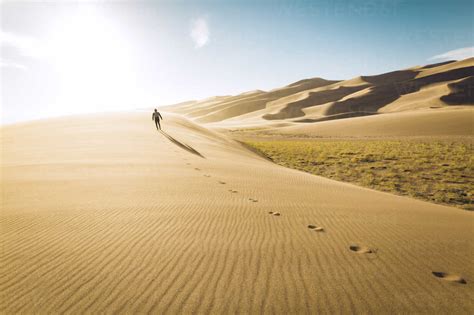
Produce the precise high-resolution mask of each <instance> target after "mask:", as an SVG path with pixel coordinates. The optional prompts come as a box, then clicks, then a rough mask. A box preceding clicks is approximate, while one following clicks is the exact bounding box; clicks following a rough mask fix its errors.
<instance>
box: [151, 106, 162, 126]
mask: <svg viewBox="0 0 474 315" xmlns="http://www.w3.org/2000/svg"><path fill="white" fill-rule="evenodd" d="M160 119H163V117H161V114H160V112H158V111H157V110H156V108H155V111H154V112H153V115H151V120H154V121H155V126H156V130H161V125H160Z"/></svg>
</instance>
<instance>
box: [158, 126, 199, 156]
mask: <svg viewBox="0 0 474 315" xmlns="http://www.w3.org/2000/svg"><path fill="white" fill-rule="evenodd" d="M158 131H159V132H160V133H161V134H162V135H163V136H165V137H166V138H167V139H168V140H169V141H171V142H172V143H174V144H176V145H177V146H178V147H180V148H181V149H184V150H186V151H188V152H190V153H192V154H195V155H197V156H200V157H202V158H204V159H205V157H204V156H203V155H202V154H201V153H199V152H198V151H196V150H195V149H194V148H193V147H191V146H189V145H187V144H186V143H182V142H180V141H178V140H176V139H175V138H173V137H172V136H170V135H169V134H167V133H166V132H165V131H163V130H158Z"/></svg>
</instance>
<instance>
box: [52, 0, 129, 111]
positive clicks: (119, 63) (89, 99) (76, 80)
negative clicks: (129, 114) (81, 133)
mask: <svg viewBox="0 0 474 315" xmlns="http://www.w3.org/2000/svg"><path fill="white" fill-rule="evenodd" d="M60 24H61V25H60V26H59V27H58V28H57V31H56V32H55V33H54V34H53V36H52V37H51V41H50V43H49V44H48V46H49V51H50V53H51V55H52V62H53V63H54V66H55V68H56V69H57V71H58V73H59V74H60V77H61V86H60V93H59V99H58V102H57V105H58V106H68V107H70V108H71V109H72V110H73V111H77V110H80V111H92V110H99V111H101V110H112V109H113V110H116V109H123V108H127V107H129V106H130V103H131V102H133V86H134V85H133V78H134V74H133V68H132V56H131V52H130V50H131V49H130V45H129V44H128V43H127V41H126V39H125V38H124V37H123V35H121V33H120V30H119V29H118V28H117V26H116V25H114V24H113V22H112V21H111V20H109V19H107V18H106V17H104V16H101V15H99V14H98V13H97V11H96V10H94V9H92V8H90V7H88V8H84V9H81V10H79V11H78V12H77V14H75V15H74V16H72V17H69V18H67V19H65V20H64V21H62V23H60Z"/></svg>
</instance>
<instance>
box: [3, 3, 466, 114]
mask: <svg viewBox="0 0 474 315" xmlns="http://www.w3.org/2000/svg"><path fill="white" fill-rule="evenodd" d="M473 12H474V5H473V2H472V1H470V0H467V1H452V0H451V1H439V0H431V1H416V0H406V1H404V0H360V1H332V0H326V1H278V0H275V1H61V2H54V1H38V2H36V1H24V2H22V1H15V2H8V1H6V2H5V1H2V2H1V33H0V45H1V56H0V71H1V109H2V112H1V121H2V122H3V123H10V122H14V121H19V120H25V119H33V118H38V117H46V116H52V115H63V114H70V113H78V112H90V111H107V110H116V109H118V110H121V109H127V108H137V107H151V106H155V105H160V104H167V103H174V102H178V101H183V100H189V99H199V98H204V97H208V96H212V95H227V94H236V93H240V92H244V91H247V90H254V89H263V90H267V89H271V88H275V87H280V86H283V85H286V84H289V83H291V82H294V81H297V80H300V79H303V78H308V77H316V76H317V77H323V78H327V79H348V78H351V77H354V76H358V75H367V74H376V73H382V72H386V71H391V70H395V69H400V68H405V67H410V66H413V65H422V64H427V63H435V62H439V61H443V60H447V59H463V58H466V57H468V56H472V55H473V48H472V46H474V35H473V30H474V27H473V20H474V16H473V14H474V13H473Z"/></svg>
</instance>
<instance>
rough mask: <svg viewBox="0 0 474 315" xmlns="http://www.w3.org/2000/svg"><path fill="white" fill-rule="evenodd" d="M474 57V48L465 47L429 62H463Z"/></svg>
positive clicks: (438, 56) (433, 58)
mask: <svg viewBox="0 0 474 315" xmlns="http://www.w3.org/2000/svg"><path fill="white" fill-rule="evenodd" d="M471 57H474V47H465V48H459V49H455V50H450V51H448V52H445V53H443V54H440V55H436V56H433V57H431V58H429V59H428V60H440V61H448V60H462V59H466V58H471Z"/></svg>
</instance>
